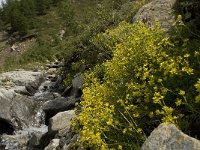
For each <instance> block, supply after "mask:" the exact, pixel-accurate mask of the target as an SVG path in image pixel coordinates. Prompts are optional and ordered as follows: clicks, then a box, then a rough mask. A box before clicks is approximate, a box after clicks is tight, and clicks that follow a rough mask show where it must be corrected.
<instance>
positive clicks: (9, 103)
mask: <svg viewBox="0 0 200 150" xmlns="http://www.w3.org/2000/svg"><path fill="white" fill-rule="evenodd" d="M36 108H37V103H36V102H35V101H34V100H32V99H30V98H28V97H24V96H21V95H19V94H16V93H15V92H14V91H10V90H5V89H0V119H4V120H6V121H7V122H9V123H10V124H11V125H12V126H13V127H14V128H15V129H20V128H22V127H27V126H29V125H31V124H32V123H33V122H34V115H35V113H36Z"/></svg>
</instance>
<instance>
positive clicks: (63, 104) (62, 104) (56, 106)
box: [42, 97, 80, 124]
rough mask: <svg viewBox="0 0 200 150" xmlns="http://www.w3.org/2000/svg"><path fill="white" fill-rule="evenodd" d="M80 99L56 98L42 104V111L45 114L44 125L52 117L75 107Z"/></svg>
mask: <svg viewBox="0 0 200 150" xmlns="http://www.w3.org/2000/svg"><path fill="white" fill-rule="evenodd" d="M79 101H80V98H74V97H68V98H63V97H58V98H55V99H53V100H49V101H47V102H45V103H44V105H43V108H42V109H43V111H44V112H45V114H46V124H48V119H49V118H51V117H53V116H54V115H56V114H57V113H59V112H62V111H66V110H70V109H73V108H74V107H75V104H76V102H79Z"/></svg>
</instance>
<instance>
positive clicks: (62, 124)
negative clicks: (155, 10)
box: [49, 110, 75, 136]
mask: <svg viewBox="0 0 200 150" xmlns="http://www.w3.org/2000/svg"><path fill="white" fill-rule="evenodd" d="M74 116H75V111H74V110H69V111H65V112H61V113H58V114H57V115H55V116H54V117H52V118H51V119H50V120H49V132H51V133H56V132H58V134H60V136H62V134H65V133H66V132H67V131H68V130H69V129H70V126H71V120H72V118H73V117H74Z"/></svg>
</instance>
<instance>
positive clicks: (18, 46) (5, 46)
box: [0, 31, 36, 67]
mask: <svg viewBox="0 0 200 150" xmlns="http://www.w3.org/2000/svg"><path fill="white" fill-rule="evenodd" d="M9 41H11V37H9V35H8V34H7V33H6V32H5V31H0V67H1V66H3V64H4V62H5V61H6V59H8V58H9V57H16V58H17V57H18V56H20V55H21V54H22V53H23V52H24V51H26V50H27V49H28V48H29V47H30V46H31V45H33V44H34V43H35V41H36V40H35V38H31V39H26V40H23V41H17V40H16V42H9Z"/></svg>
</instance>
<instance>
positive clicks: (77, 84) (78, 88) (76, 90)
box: [70, 73, 84, 98]
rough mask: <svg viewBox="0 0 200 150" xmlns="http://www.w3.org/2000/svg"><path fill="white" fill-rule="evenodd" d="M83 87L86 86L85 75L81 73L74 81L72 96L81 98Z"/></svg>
mask: <svg viewBox="0 0 200 150" xmlns="http://www.w3.org/2000/svg"><path fill="white" fill-rule="evenodd" d="M83 85H84V76H83V74H81V73H78V74H76V75H75V77H74V79H73V80H72V90H71V93H70V96H73V97H75V98H78V97H81V95H82V88H83Z"/></svg>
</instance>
